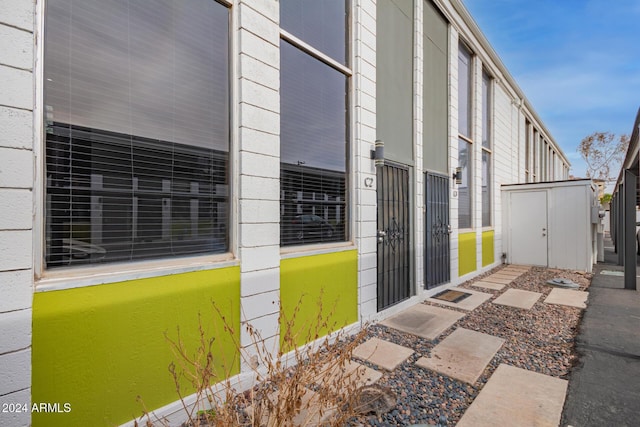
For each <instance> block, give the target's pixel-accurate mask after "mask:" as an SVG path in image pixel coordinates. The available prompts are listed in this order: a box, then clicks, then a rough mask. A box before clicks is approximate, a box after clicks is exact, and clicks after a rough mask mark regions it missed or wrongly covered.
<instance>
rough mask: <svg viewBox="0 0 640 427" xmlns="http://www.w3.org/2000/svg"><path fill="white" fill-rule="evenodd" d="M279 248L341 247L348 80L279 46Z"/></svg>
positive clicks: (290, 48) (344, 231) (288, 47)
mask: <svg viewBox="0 0 640 427" xmlns="http://www.w3.org/2000/svg"><path fill="white" fill-rule="evenodd" d="M280 61H281V70H280V76H281V82H280V133H281V136H280V161H281V163H280V242H281V244H282V245H283V246H286V245H300V244H310V243H321V242H332V241H344V240H346V239H347V232H348V230H347V227H346V219H347V214H346V207H347V203H346V199H347V197H346V194H347V193H346V183H347V147H348V144H347V142H348V136H347V129H348V127H347V121H348V90H347V87H348V77H347V76H346V75H344V74H343V73H341V72H340V71H337V70H335V69H334V68H332V67H330V66H328V65H327V64H325V63H323V62H321V61H320V60H318V59H316V58H314V57H313V56H311V55H309V54H307V53H306V52H304V51H302V50H300V49H298V48H297V47H296V46H293V45H291V44H290V43H288V42H286V41H281V43H280Z"/></svg>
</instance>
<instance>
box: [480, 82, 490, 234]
mask: <svg viewBox="0 0 640 427" xmlns="http://www.w3.org/2000/svg"><path fill="white" fill-rule="evenodd" d="M491 105H492V103H491V78H490V77H489V75H488V74H487V73H486V72H485V71H483V72H482V226H483V227H489V226H491V193H492V192H491V150H492V146H491Z"/></svg>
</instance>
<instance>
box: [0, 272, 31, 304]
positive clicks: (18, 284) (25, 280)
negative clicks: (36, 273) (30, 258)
mask: <svg viewBox="0 0 640 427" xmlns="http://www.w3.org/2000/svg"><path fill="white" fill-rule="evenodd" d="M32 282H33V271H32V270H17V271H0V295H2V298H0V313H4V312H7V311H14V310H22V309H25V308H29V307H31V300H32V298H33V291H32V287H33V285H32Z"/></svg>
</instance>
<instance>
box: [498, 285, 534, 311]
mask: <svg viewBox="0 0 640 427" xmlns="http://www.w3.org/2000/svg"><path fill="white" fill-rule="evenodd" d="M541 296H542V294H541V293H539V292H531V291H524V290H522V289H507V291H506V292H505V293H503V294H502V295H500V296H499V297H498V298H496V299H494V300H493V303H494V304H500V305H507V306H509V307H517V308H523V309H525V310H529V309H530V308H531V307H533V306H534V304H535V303H536V302H537V301H538V299H539V298H540V297H541Z"/></svg>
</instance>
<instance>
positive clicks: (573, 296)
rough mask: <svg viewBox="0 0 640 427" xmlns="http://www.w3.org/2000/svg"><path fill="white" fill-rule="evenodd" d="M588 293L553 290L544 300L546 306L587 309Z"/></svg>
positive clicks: (571, 290)
mask: <svg viewBox="0 0 640 427" xmlns="http://www.w3.org/2000/svg"><path fill="white" fill-rule="evenodd" d="M587 298H589V292H584V291H577V290H573V289H560V288H554V289H552V290H551V292H550V293H549V296H547V298H546V299H545V300H544V302H546V303H547V304H559V305H568V306H570V307H578V308H587Z"/></svg>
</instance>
